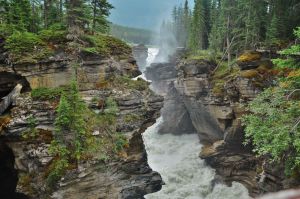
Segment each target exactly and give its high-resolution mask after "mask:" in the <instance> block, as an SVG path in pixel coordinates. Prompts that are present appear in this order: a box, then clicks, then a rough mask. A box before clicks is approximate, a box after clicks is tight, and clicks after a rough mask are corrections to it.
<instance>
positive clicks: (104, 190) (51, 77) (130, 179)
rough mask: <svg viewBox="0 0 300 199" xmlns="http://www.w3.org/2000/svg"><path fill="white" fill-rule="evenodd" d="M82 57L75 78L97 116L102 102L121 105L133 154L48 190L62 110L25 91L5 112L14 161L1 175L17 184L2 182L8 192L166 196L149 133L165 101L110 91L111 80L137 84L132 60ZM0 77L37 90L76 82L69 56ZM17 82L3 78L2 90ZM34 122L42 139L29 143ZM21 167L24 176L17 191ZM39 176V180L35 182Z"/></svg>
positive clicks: (93, 165) (4, 69) (86, 168)
mask: <svg viewBox="0 0 300 199" xmlns="http://www.w3.org/2000/svg"><path fill="white" fill-rule="evenodd" d="M83 56H84V57H83V62H82V66H81V67H80V68H79V69H78V71H77V73H76V77H77V80H78V82H79V88H80V91H81V96H82V98H83V99H84V101H85V102H86V103H87V104H88V106H89V107H90V108H91V109H93V110H94V111H96V112H100V111H103V103H104V102H105V99H106V98H107V97H113V98H114V99H116V102H117V104H118V108H119V110H120V112H119V113H118V116H117V130H118V131H119V132H122V133H123V134H124V135H125V136H126V137H127V139H128V147H127V148H126V150H125V152H124V154H122V155H121V156H120V158H119V159H116V160H113V161H110V162H109V163H107V162H102V161H86V162H81V163H79V168H78V169H77V170H72V171H71V172H68V173H67V175H66V176H65V177H64V178H63V179H61V180H60V182H59V186H58V187H56V188H55V190H54V192H53V191H50V192H49V190H48V189H46V179H45V173H47V172H48V171H47V169H48V167H49V164H50V163H51V161H52V160H53V158H54V157H52V156H51V155H50V154H49V151H48V148H49V145H50V142H51V140H52V136H53V131H54V120H55V116H56V112H55V109H56V108H57V105H58V103H57V101H49V100H38V99H33V98H32V97H31V95H30V93H29V92H27V91H26V90H25V91H23V93H22V94H21V95H20V96H18V97H17V99H16V103H15V105H14V106H13V107H11V110H10V112H8V113H5V114H7V115H8V116H7V118H5V119H3V120H2V117H4V116H1V120H0V121H1V124H0V127H1V128H0V135H1V138H0V139H1V140H4V141H5V143H6V144H7V146H9V148H10V149H11V151H10V152H11V153H12V154H13V155H14V156H15V158H12V159H7V158H4V159H6V160H7V162H2V161H0V167H1V168H2V167H3V170H5V169H6V170H7V171H8V172H5V173H2V172H1V175H10V176H12V177H10V178H8V176H0V180H2V181H1V185H4V184H5V185H7V186H9V187H5V186H1V188H3V190H5V191H7V192H9V193H8V194H15V190H16V187H17V191H20V192H23V193H26V194H27V195H28V196H29V197H30V198H37V199H38V198H57V199H60V198H66V199H67V198H70V199H71V198H72V199H76V198H78V199H81V198H89V199H96V198H97V199H98V198H107V199H114V198H116V199H117V198H124V199H125V198H128V199H129V198H130V199H134V198H136V199H138V198H143V196H144V195H145V194H147V193H152V192H155V191H158V190H160V189H161V186H162V179H161V177H160V175H159V174H158V173H157V172H154V171H152V170H151V168H150V167H149V166H148V163H147V155H146V152H145V148H144V144H143V140H142V133H143V132H144V131H145V130H146V128H147V127H149V126H151V125H152V124H154V123H155V121H156V118H158V117H159V115H160V109H161V108H162V103H163V98H162V97H160V96H158V95H155V94H154V93H153V92H152V91H150V89H144V90H141V89H138V90H136V89H131V90H126V89H123V88H117V87H115V88H113V87H108V86H107V84H108V83H107V81H108V80H109V79H110V78H111V77H118V76H128V77H136V76H138V75H140V74H141V72H140V71H139V70H138V67H137V65H136V61H135V60H134V59H133V58H132V57H127V58H126V59H122V60H120V59H115V58H114V57H110V58H103V57H100V56H95V55H83ZM0 71H1V72H0V76H1V73H9V74H12V75H11V76H12V77H13V78H19V77H22V78H23V79H25V80H26V81H27V82H28V87H29V88H31V89H34V88H39V87H50V88H54V87H58V86H63V85H67V84H69V83H70V80H71V79H72V77H73V76H74V74H73V72H72V71H73V70H72V67H71V66H70V65H69V59H68V57H67V56H66V55H64V54H58V55H56V56H54V57H51V58H49V59H48V60H44V61H41V62H39V63H23V64H17V65H14V66H9V65H6V64H5V62H1V63H0ZM9 77H10V76H9ZM13 78H7V80H5V81H4V80H3V81H2V79H1V81H0V88H6V87H7V85H10V84H12V85H11V87H12V86H13V84H15V83H16V82H17V81H15V79H13ZM3 92H6V91H5V90H3ZM94 99H98V100H97V101H95V100H94ZM30 118H34V120H35V121H34V128H35V130H36V131H37V132H38V135H39V136H38V137H37V138H36V139H29V140H28V139H25V138H24V132H28V131H30V130H32V125H33V124H32V122H31V121H30V120H31V119H30ZM99 134H100V132H99V131H98V132H96V131H95V132H94V135H95V136H97V135H99ZM2 155H4V156H5V153H2V151H1V150H0V158H1V157H2ZM14 161H15V163H14ZM14 164H15V165H16V169H17V170H18V172H19V173H20V174H22V176H23V177H22V179H20V180H19V183H18V186H17V181H18V179H17V176H18V175H17V170H14V169H13V168H14ZM7 165H8V166H7ZM9 165H10V166H9ZM1 171H2V169H1ZM32 173H34V175H31V174H32ZM24 176H25V177H24ZM2 182H3V183H2ZM1 194H2V189H1V190H0V198H3V199H6V198H5V197H4V196H3V197H1V196H2V195H1ZM5 194H6V193H5ZM10 199H13V197H10Z"/></svg>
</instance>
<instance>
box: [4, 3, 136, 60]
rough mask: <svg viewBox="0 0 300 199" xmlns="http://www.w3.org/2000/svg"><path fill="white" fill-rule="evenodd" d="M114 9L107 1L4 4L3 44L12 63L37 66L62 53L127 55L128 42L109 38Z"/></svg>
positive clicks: (129, 51) (128, 51)
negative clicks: (108, 18)
mask: <svg viewBox="0 0 300 199" xmlns="http://www.w3.org/2000/svg"><path fill="white" fill-rule="evenodd" d="M112 8H113V6H112V5H111V4H110V3H109V2H108V1H107V0H71V1H67V2H65V3H64V1H49V0H45V1H29V0H23V1H17V0H12V1H2V3H1V4H0V10H1V11H4V12H1V13H0V39H1V40H0V43H1V42H4V48H5V49H7V50H8V52H9V61H10V62H13V63H24V62H30V63H35V62H37V61H39V60H41V59H45V58H47V57H49V56H50V55H53V54H55V52H60V51H61V50H64V51H65V52H67V53H68V54H70V52H72V54H74V53H77V54H78V49H80V50H82V51H85V52H90V53H97V54H100V55H101V56H118V57H122V56H128V55H129V54H130V53H131V49H130V47H129V46H128V45H127V44H126V43H124V42H122V41H120V40H119V39H116V38H114V37H111V36H108V35H106V34H107V33H108V31H109V22H108V21H107V17H108V16H109V14H110V9H112Z"/></svg>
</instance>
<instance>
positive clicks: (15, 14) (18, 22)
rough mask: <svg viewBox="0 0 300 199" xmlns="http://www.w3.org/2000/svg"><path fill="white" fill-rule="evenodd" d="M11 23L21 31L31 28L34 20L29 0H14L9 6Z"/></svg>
mask: <svg viewBox="0 0 300 199" xmlns="http://www.w3.org/2000/svg"><path fill="white" fill-rule="evenodd" d="M8 20H9V23H10V24H11V25H13V26H14V27H15V29H16V30H19V31H27V30H30V23H31V21H32V15H31V5H30V2H29V0H12V1H11V2H10V6H9V19H8Z"/></svg>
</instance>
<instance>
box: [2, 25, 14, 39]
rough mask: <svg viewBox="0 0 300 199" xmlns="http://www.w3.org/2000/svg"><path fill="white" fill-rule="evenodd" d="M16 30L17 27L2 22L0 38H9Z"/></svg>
mask: <svg viewBox="0 0 300 199" xmlns="http://www.w3.org/2000/svg"><path fill="white" fill-rule="evenodd" d="M14 31H15V27H14V26H13V25H10V24H5V23H4V24H0V38H1V37H2V38H7V37H9V36H10V35H12V34H13V33H14Z"/></svg>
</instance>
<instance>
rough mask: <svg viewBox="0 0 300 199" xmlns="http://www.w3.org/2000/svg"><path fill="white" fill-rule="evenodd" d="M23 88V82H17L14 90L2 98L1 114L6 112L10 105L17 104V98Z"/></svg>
mask: <svg viewBox="0 0 300 199" xmlns="http://www.w3.org/2000/svg"><path fill="white" fill-rule="evenodd" d="M22 88H23V86H22V85H21V84H17V86H16V87H15V88H14V90H12V91H11V92H10V93H9V94H8V95H7V96H5V97H3V98H2V101H1V102H0V115H1V114H2V113H4V112H5V111H6V110H7V108H8V107H9V106H10V105H12V104H15V102H16V98H17V97H18V96H19V95H20V93H21V90H22Z"/></svg>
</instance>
